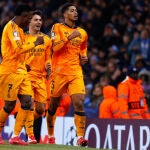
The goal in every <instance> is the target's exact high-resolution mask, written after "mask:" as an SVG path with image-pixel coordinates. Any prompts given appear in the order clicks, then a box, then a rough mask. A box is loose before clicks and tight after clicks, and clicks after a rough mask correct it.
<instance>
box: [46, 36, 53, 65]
mask: <svg viewBox="0 0 150 150" xmlns="http://www.w3.org/2000/svg"><path fill="white" fill-rule="evenodd" d="M47 43H48V44H47V47H46V49H45V53H46V55H45V57H46V58H45V60H46V63H50V64H51V55H52V42H51V40H50V39H48V42H47ZM45 65H46V64H45Z"/></svg>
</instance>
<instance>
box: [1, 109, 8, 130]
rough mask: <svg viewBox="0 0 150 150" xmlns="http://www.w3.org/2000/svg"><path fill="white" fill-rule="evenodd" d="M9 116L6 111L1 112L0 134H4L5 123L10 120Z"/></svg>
mask: <svg viewBox="0 0 150 150" xmlns="http://www.w3.org/2000/svg"><path fill="white" fill-rule="evenodd" d="M8 116H9V114H8V113H7V112H5V110H4V109H1V110H0V133H1V132H2V130H3V128H4V125H5V122H6V120H7V118H8Z"/></svg>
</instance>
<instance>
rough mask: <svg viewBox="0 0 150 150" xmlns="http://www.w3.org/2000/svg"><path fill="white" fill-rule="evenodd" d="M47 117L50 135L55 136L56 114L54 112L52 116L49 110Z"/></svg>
mask: <svg viewBox="0 0 150 150" xmlns="http://www.w3.org/2000/svg"><path fill="white" fill-rule="evenodd" d="M46 119H47V129H48V135H49V136H54V125H55V120H56V115H55V114H54V115H53V116H52V115H50V114H49V113H48V111H47V114H46Z"/></svg>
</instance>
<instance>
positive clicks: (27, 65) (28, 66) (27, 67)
mask: <svg viewBox="0 0 150 150" xmlns="http://www.w3.org/2000/svg"><path fill="white" fill-rule="evenodd" d="M26 69H27V72H29V71H31V66H30V65H29V64H26Z"/></svg>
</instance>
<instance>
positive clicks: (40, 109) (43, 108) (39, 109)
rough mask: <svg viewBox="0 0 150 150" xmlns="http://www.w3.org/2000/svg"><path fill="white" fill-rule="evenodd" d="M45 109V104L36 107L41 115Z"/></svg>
mask: <svg viewBox="0 0 150 150" xmlns="http://www.w3.org/2000/svg"><path fill="white" fill-rule="evenodd" d="M44 110H45V107H44V106H41V107H38V108H36V113H37V114H39V115H42V114H43V112H44Z"/></svg>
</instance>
